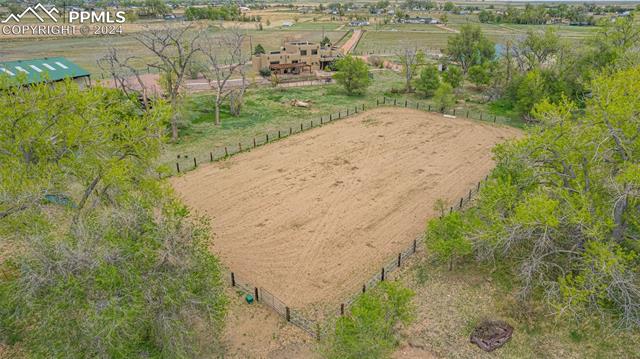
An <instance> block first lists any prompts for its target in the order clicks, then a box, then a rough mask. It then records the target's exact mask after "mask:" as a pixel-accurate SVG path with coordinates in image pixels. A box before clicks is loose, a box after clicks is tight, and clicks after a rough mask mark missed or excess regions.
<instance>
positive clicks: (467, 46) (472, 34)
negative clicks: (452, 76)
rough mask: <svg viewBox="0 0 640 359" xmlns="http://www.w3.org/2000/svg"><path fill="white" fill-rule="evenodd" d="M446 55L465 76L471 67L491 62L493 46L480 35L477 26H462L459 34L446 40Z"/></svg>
mask: <svg viewBox="0 0 640 359" xmlns="http://www.w3.org/2000/svg"><path fill="white" fill-rule="evenodd" d="M447 54H448V55H449V57H451V60H452V61H454V62H456V63H458V64H459V65H460V67H461V68H462V71H463V72H464V73H465V74H466V73H467V71H468V70H469V68H470V67H471V66H473V65H482V64H484V63H485V62H487V61H491V60H493V58H494V57H495V44H494V43H493V42H491V40H489V39H488V38H487V37H485V36H484V35H483V34H482V30H480V27H479V26H476V25H471V24H464V25H462V27H461V28H460V33H458V34H456V35H454V36H452V37H450V38H449V39H448V42H447Z"/></svg>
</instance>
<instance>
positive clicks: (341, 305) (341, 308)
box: [340, 303, 344, 316]
mask: <svg viewBox="0 0 640 359" xmlns="http://www.w3.org/2000/svg"><path fill="white" fill-rule="evenodd" d="M340 315H342V316H344V303H340Z"/></svg>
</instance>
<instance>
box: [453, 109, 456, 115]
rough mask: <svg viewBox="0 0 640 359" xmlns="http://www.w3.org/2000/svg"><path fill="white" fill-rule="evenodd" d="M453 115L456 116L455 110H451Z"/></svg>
mask: <svg viewBox="0 0 640 359" xmlns="http://www.w3.org/2000/svg"><path fill="white" fill-rule="evenodd" d="M453 115H454V116H455V115H456V109H455V108H454V109H453Z"/></svg>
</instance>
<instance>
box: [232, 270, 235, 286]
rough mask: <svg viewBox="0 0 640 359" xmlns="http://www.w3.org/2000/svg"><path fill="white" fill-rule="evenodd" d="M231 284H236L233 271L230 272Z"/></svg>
mask: <svg viewBox="0 0 640 359" xmlns="http://www.w3.org/2000/svg"><path fill="white" fill-rule="evenodd" d="M231 286H232V287H235V286H236V275H235V274H234V273H233V272H231Z"/></svg>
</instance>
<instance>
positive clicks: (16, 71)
mask: <svg viewBox="0 0 640 359" xmlns="http://www.w3.org/2000/svg"><path fill="white" fill-rule="evenodd" d="M1 75H5V76H9V78H12V79H16V80H17V79H20V81H21V82H20V84H21V85H23V86H26V85H32V84H36V83H41V82H57V81H63V80H66V79H71V80H73V81H75V82H76V83H78V85H80V86H81V87H87V86H90V85H91V74H90V73H89V72H88V71H87V70H85V69H83V68H82V67H80V66H78V65H76V64H75V63H73V62H71V61H69V60H68V59H66V58H64V57H48V58H47V57H45V58H43V59H32V60H17V61H7V62H0V76H1ZM22 76H24V78H23V79H22V78H21V77H22Z"/></svg>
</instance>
